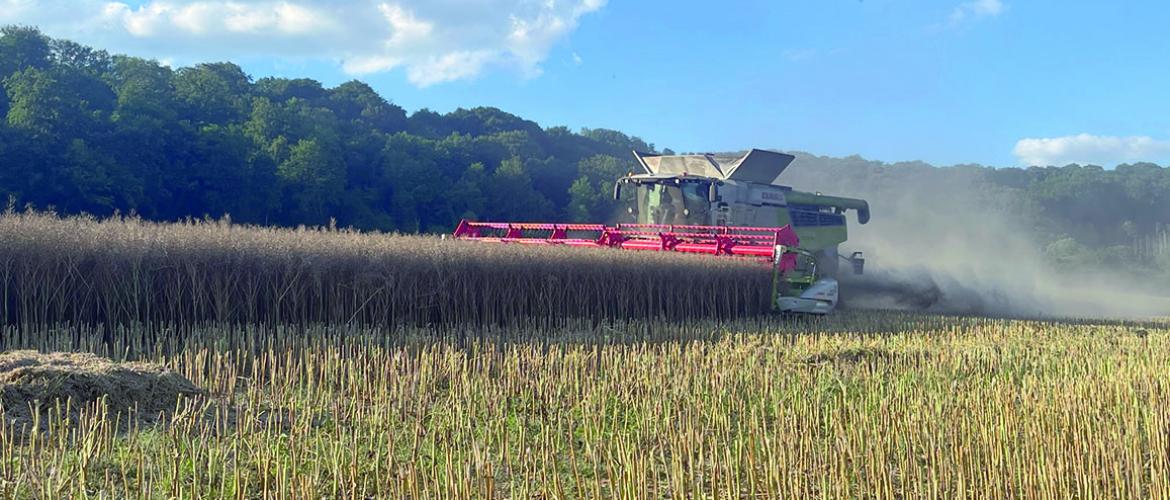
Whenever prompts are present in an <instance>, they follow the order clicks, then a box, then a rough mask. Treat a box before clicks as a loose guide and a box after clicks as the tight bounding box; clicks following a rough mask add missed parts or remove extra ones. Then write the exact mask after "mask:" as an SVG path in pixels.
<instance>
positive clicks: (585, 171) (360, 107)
mask: <svg viewBox="0 0 1170 500" xmlns="http://www.w3.org/2000/svg"><path fill="white" fill-rule="evenodd" d="M0 81H2V82H3V92H0V118H3V119H0V199H2V200H7V203H8V204H9V205H10V206H12V207H15V208H17V209H23V208H24V207H32V208H35V209H40V210H53V211H55V212H58V213H62V214H76V213H87V214H93V215H97V216H107V215H111V214H115V213H120V214H137V215H139V216H141V217H143V218H146V219H149V220H158V221H173V220H181V219H184V218H205V217H207V218H215V219H219V218H224V217H230V219H231V220H232V221H236V222H242V223H255V224H263V225H276V226H297V225H328V224H336V225H338V226H341V227H353V228H357V229H362V230H379V231H396V232H405V233H416V232H432V233H438V232H448V231H450V230H451V229H452V228H453V227H454V226H455V224H456V223H457V222H458V221H459V219H461V218H476V219H484V220H486V219H496V220H552V221H602V220H604V219H606V218H608V217H609V216H610V214H612V211H613V208H614V207H613V205H612V203H613V202H612V201H611V200H610V190H611V186H612V181H613V180H614V179H616V178H617V177H619V176H621V175H623V174H625V173H626V172H629V171H633V170H635V169H636V164H635V163H634V161H633V158H632V156H631V154H630V151H631V150H635V149H636V150H641V151H650V152H652V151H656V150H658V148H657V147H656V146H655V145H654V144H653V143H650V142H647V141H645V140H643V139H641V138H639V137H634V136H630V135H627V134H624V133H622V132H619V131H616V130H610V129H604V128H592V129H589V128H584V129H580V130H577V131H574V130H570V129H569V128H567V127H564V126H542V125H540V124H537V123H535V122H533V121H530V120H525V119H523V118H521V117H518V116H515V115H512V114H509V113H507V112H505V111H502V110H499V109H495V108H488V107H477V108H470V109H462V108H461V109H456V110H454V111H451V112H449V113H437V112H434V111H431V110H428V109H420V110H417V111H413V112H407V110H404V109H403V108H402V107H400V106H398V105H395V104H394V103H393V101H392V99H388V98H387V97H384V96H381V95H379V94H378V93H377V92H376V91H375V90H374V89H373V88H371V87H370V86H369V85H367V84H365V83H362V82H360V81H350V82H347V83H344V84H341V85H338V86H336V87H334V88H326V87H324V86H323V85H322V84H321V83H319V82H317V81H314V80H311V79H285V78H267V77H266V78H253V77H251V76H250V75H248V74H247V73H245V72H244V71H243V70H242V69H241V68H240V67H239V66H237V65H235V64H232V63H208V64H198V65H195V66H192V67H184V68H178V69H172V68H170V67H168V66H166V65H164V64H162V63H160V62H158V61H154V60H146V59H142V58H137V57H131V56H125V55H116V54H110V53H107V52H106V51H104V50H101V49H97V48H91V47H87V46H83V45H80V44H77V43H74V42H71V41H67V40H58V39H52V38H49V37H48V36H46V35H44V34H43V33H41V32H40V31H39V30H38V29H37V28H34V27H25V26H8V27H4V28H3V29H0ZM777 141H778V144H777V145H782V138H777ZM758 146H760V147H768V146H774V145H758ZM662 151H663V152H670V151H669V149H666V148H662ZM798 155H799V156H800V159H799V160H798V161H797V163H796V164H795V165H798V168H795V169H793V171H794V172H796V173H793V174H791V175H792V177H791V178H790V179H787V180H785V182H787V183H792V184H793V185H795V186H797V187H798V188H809V189H812V188H813V187H815V188H817V189H821V188H822V186H823V187H824V189H832V188H839V189H844V190H845V191H848V192H845V193H842V194H858V195H868V194H870V190H871V189H872V188H873V187H872V186H873V185H875V183H876V184H882V182H885V184H884V185H886V187H887V188H889V189H913V188H914V186H915V184H914V183H915V182H916V181H917V180H918V179H921V178H931V179H935V180H936V181H937V182H939V183H941V184H948V185H956V184H961V185H963V186H968V187H969V189H975V190H983V191H985V192H986V193H990V194H993V195H994V196H1006V197H1009V198H1010V199H1011V200H1012V206H1017V207H1019V208H1020V211H1021V212H1022V213H1026V214H1027V215H1028V217H1026V220H1027V224H1028V225H1029V228H1030V230H1032V231H1034V232H1035V233H1036V234H1037V235H1039V236H1040V238H1041V240H1042V241H1043V242H1044V244H1045V248H1046V249H1047V250H1048V251H1049V253H1051V254H1052V255H1053V256H1054V258H1056V259H1074V260H1077V261H1078V262H1087V261H1097V262H1099V261H1109V260H1110V259H1113V260H1118V259H1120V260H1123V261H1125V262H1127V263H1138V262H1141V263H1144V264H1157V265H1160V263H1163V262H1164V261H1165V260H1167V259H1166V256H1167V252H1166V243H1165V242H1166V236H1165V233H1166V227H1167V226H1170V169H1168V168H1164V167H1160V166H1158V165H1154V164H1150V163H1139V164H1130V165H1117V166H1097V165H1065V166H1034V167H1030V168H992V167H986V166H980V165H958V166H950V167H934V166H931V165H928V164H925V163H922V162H904V163H893V164H888V163H882V162H877V161H870V160H865V159H863V158H860V157H857V156H852V157H847V158H829V157H821V156H815V155H812V154H805V153H798ZM1105 167H1110V168H1105ZM818 179H819V180H820V181H821V182H819V183H817V182H816V181H817V180H818ZM882 179H886V180H885V181H882ZM890 179H896V181H894V182H892V181H890ZM801 180H810V182H813V184H814V186H804V185H801V184H799V183H798V181H801ZM862 181H865V182H867V183H868V184H865V185H861V184H858V183H859V182H862ZM850 182H852V184H850ZM850 186H852V188H850ZM879 197H880V196H879ZM875 213H880V210H877V209H875Z"/></svg>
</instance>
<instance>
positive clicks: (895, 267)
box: [778, 158, 1170, 319]
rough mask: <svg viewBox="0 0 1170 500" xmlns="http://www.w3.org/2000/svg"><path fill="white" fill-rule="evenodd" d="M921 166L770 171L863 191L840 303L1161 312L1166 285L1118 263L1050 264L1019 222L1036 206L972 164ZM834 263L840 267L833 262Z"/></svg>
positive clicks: (977, 310) (1136, 314)
mask: <svg viewBox="0 0 1170 500" xmlns="http://www.w3.org/2000/svg"><path fill="white" fill-rule="evenodd" d="M947 170H948V171H944V170H943V169H937V168H934V167H929V166H926V165H923V164H904V165H898V166H886V167H875V166H872V165H871V166H866V165H852V166H843V165H829V164H827V162H825V161H824V160H823V159H818V158H798V159H797V161H796V162H794V163H793V165H792V167H790V168H789V169H788V171H786V172H785V173H784V174H783V175H782V176H781V177H780V178H779V179H778V182H779V183H781V184H784V185H791V186H793V187H794V188H796V189H799V190H808V191H821V192H824V193H825V194H834V195H841V196H851V197H859V198H864V199H866V200H868V201H869V203H870V211H871V213H872V219H871V220H870V222H869V224H866V225H864V226H863V225H860V224H857V222H856V219H855V218H854V216H853V215H849V216H848V217H849V231H850V238H849V241H848V242H847V243H845V244H844V245H842V248H841V251H842V253H843V254H848V252H850V251H854V250H861V251H863V252H865V254H866V255H865V257H866V272H865V275H863V276H843V277H842V294H843V295H842V298H843V300H844V302H845V303H846V304H847V305H848V306H849V307H861V308H874V307H876V308H892V309H913V310H926V311H937V312H946V313H957V314H971V315H986V316H1005V317H1068V318H1133V319H1137V318H1149V317H1164V316H1170V284H1166V283H1151V282H1143V281H1142V280H1140V279H1138V278H1136V277H1132V276H1126V275H1124V274H1123V273H1122V272H1119V270H1112V269H1086V268H1080V267H1078V268H1061V267H1058V266H1056V265H1054V264H1053V263H1052V262H1051V261H1050V259H1048V258H1047V257H1046V256H1045V254H1044V251H1043V246H1042V244H1041V243H1040V242H1039V241H1038V240H1037V238H1036V237H1035V235H1034V234H1033V233H1032V231H1033V230H1031V229H1029V228H1031V227H1035V225H1034V220H1035V219H1034V217H1036V210H1035V209H1033V208H1031V207H1030V206H1029V205H1028V202H1027V200H1023V199H1021V197H1020V196H1018V195H1016V194H1015V193H1014V192H1012V191H1011V190H1007V189H1004V188H1000V187H998V186H993V185H990V184H989V183H987V182H985V181H984V180H983V176H984V173H983V172H982V171H981V170H980V169H976V168H967V167H950V168H948V169H947ZM843 269H844V267H843Z"/></svg>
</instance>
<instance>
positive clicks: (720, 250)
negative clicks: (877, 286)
mask: <svg viewBox="0 0 1170 500" xmlns="http://www.w3.org/2000/svg"><path fill="white" fill-rule="evenodd" d="M634 156H635V157H636V158H637V159H638V163H640V164H641V165H642V167H643V168H644V169H645V170H646V173H644V174H637V175H635V174H630V175H628V176H626V177H623V178H621V179H618V181H617V183H616V184H615V185H614V191H613V196H614V199H615V200H619V201H625V202H626V210H625V212H626V214H625V215H624V216H623V218H625V219H626V222H621V223H618V224H616V225H613V226H607V225H604V224H559V223H531V222H471V221H467V220H464V221H462V222H460V223H459V227H458V228H456V229H455V235H454V236H455V238H457V239H466V240H474V241H483V242H495V243H526V244H539V245H568V246H579V247H602V248H617V249H622V250H658V251H674V252H686V253H696V254H707V255H712V256H732V257H737V256H738V257H745V258H757V259H761V260H763V261H766V262H767V263H769V265H771V267H772V273H773V279H772V283H773V285H772V308H773V310H774V311H777V312H782V313H808V314H827V313H829V312H832V311H833V310H834V309H835V308H836V307H837V304H838V302H839V298H840V297H839V291H838V288H839V285H838V282H837V273H838V269H839V267H840V266H839V264H840V261H841V260H844V261H846V262H848V263H849V264H851V267H852V271H853V272H854V273H856V274H861V273H862V270H863V268H864V265H865V260H864V259H863V258H862V255H861V252H853V253H852V254H851V255H850V256H849V257H845V256H843V255H840V254H839V253H838V250H837V247H838V245H840V244H841V243H843V242H844V241H845V240H846V238H847V237H848V233H847V231H846V227H845V215H844V213H845V211H846V210H854V211H856V212H857V220H858V222H860V223H862V224H865V223H866V222H869V204H868V203H866V202H865V201H864V200H858V199H853V198H842V197H837V196H824V195H821V194H820V193H806V192H801V191H795V190H793V189H792V188H790V187H788V186H781V185H778V184H775V180H776V179H777V178H778V177H779V176H780V174H781V173H782V172H784V169H786V168H788V165H789V164H790V163H792V160H794V159H795V157H794V156H792V155H787V154H783V153H775V152H772V151H764V150H760V149H753V150H751V151H749V152H748V153H747V154H745V155H744V156H743V157H740V158H718V157H716V156H713V155H709V154H708V155H672V156H664V155H651V154H644V153H639V152H637V151H635V152H634Z"/></svg>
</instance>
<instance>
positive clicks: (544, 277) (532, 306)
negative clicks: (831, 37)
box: [0, 214, 1170, 498]
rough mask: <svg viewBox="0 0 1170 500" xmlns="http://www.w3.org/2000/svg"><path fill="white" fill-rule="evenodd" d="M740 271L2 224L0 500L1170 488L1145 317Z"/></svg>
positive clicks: (322, 234) (980, 494) (307, 237)
mask: <svg viewBox="0 0 1170 500" xmlns="http://www.w3.org/2000/svg"><path fill="white" fill-rule="evenodd" d="M18 237H19V238H23V239H19V238H18ZM548 250H552V251H548ZM567 251H568V250H566V252H567ZM631 254H632V255H631ZM594 264H595V265H599V266H600V267H593V268H590V267H580V266H585V265H594ZM753 266H755V264H754V263H751V264H748V263H740V262H719V261H717V259H703V260H695V259H691V258H685V257H682V256H663V255H654V254H635V253H632V252H631V253H625V252H608V253H603V252H588V251H580V252H575V254H574V255H572V256H570V255H568V254H567V253H565V252H562V251H558V250H557V249H530V248H515V247H488V248H481V247H479V246H474V245H464V244H462V243H457V242H449V241H448V242H444V241H440V240H437V239H434V238H418V237H403V236H391V235H361V234H356V233H349V232H345V231H316V230H304V231H280V230H261V229H257V228H240V227H236V226H231V225H227V224H224V223H204V222H200V223H194V222H193V223H189V224H179V225H170V226H167V225H154V224H147V223H143V222H139V221H134V220H112V221H93V220H85V219H57V218H54V217H51V216H48V215H43V214H41V215H37V214H8V215H6V216H3V217H0V273H2V274H0V279H2V280H3V282H2V283H3V287H4V288H3V290H4V294H5V295H4V298H3V300H4V307H5V309H4V312H3V314H4V315H3V319H4V324H5V325H7V326H4V327H3V332H2V333H3V335H2V338H3V341H4V346H3V347H4V349H5V350H6V351H8V352H7V354H5V355H0V356H10V358H3V357H0V372H2V373H0V376H2V378H0V382H2V383H3V393H2V396H3V405H4V414H5V415H4V417H5V422H6V425H4V426H0V497H6V498H7V497H18V498H86V497H92V498H123V497H128V498H139V497H141V498H582V497H585V498H747V497H751V498H806V497H828V498H858V497H879V498H890V497H897V498H911V497H913V498H918V497H926V498H1021V497H1027V498H1033V497H1041V498H1070V497H1077V498H1102V497H1104V498H1134V497H1139V498H1140V497H1148V498H1166V497H1170V370H1168V369H1167V366H1170V321H1164V320H1150V321H1142V322H1137V321H1130V322H1124V321H1108V322H1106V321H1087V320H1086V321H1024V320H1003V319H985V318H969V317H951V316H938V315H927V314H918V313H907V312H893V311H846V312H842V313H840V314H837V315H834V316H832V317H829V318H823V319H791V318H782V317H776V316H771V315H767V314H763V310H762V308H763V307H764V306H766V300H767V298H766V294H767V291H766V289H764V290H762V291H761V290H757V289H758V288H760V287H761V285H766V284H767V283H768V279H767V273H766V272H763V273H759V272H758V271H759V269H758V268H757V267H753ZM533 270H535V271H533ZM760 274H762V275H763V277H762V278H761V277H760V276H759V275H760ZM428 280H429V281H428ZM753 280H755V281H753ZM680 282H681V283H682V284H680ZM562 294H563V295H562ZM760 294H763V296H761V295H760ZM464 300H471V301H475V302H474V305H466V304H463V303H462V301H464ZM286 301H287V302H286ZM761 302H762V303H761ZM420 308H421V309H423V310H425V312H421V311H420V310H419V309H420ZM672 315H676V316H677V317H675V316H672ZM19 349H27V350H35V351H41V352H58V353H61V352H79V353H93V354H96V355H98V356H101V357H104V358H109V359H111V360H113V362H112V363H107V364H105V365H96V364H95V363H97V362H96V361H95V359H97V358H96V357H93V356H90V357H81V358H77V360H75V361H76V362H77V364H78V366H80V367H81V368H78V370H79V371H77V372H68V371H61V370H57V371H54V370H53V368H54V367H59V366H62V365H63V363H64V362H63V361H62V359H61V358H44V359H40V358H37V357H36V356H35V355H34V354H31V353H21V352H15V351H16V350H19ZM38 359H40V360H39V361H38ZM123 362H125V363H123ZM38 363H39V365H38ZM34 368H35V369H36V370H34ZM38 370H39V371H38ZM46 374H47V375H46ZM123 376H125V377H123ZM130 376H133V377H138V378H134V379H133V380H135V381H136V380H140V379H141V380H147V381H154V382H149V383H146V384H142V383H137V382H134V383H129V382H126V380H131V379H130V378H127V377H130ZM38 377H39V378H38ZM119 377H121V378H119ZM143 377H154V378H143ZM89 380H94V381H96V382H95V384H98V383H99V382H100V384H99V385H100V387H101V388H102V391H94V390H89V391H87V390H86V387H87V386H86V385H84V384H82V385H79V382H83V381H89ZM180 381H181V383H180ZM99 385H95V387H98V386H99ZM63 387H66V388H68V389H69V390H68V391H65V390H63V389H62V388H63ZM103 391H104V392H103ZM176 391H178V392H176ZM65 393H67V394H69V395H70V396H72V398H70V399H63V398H60V397H56V398H50V397H49V396H52V395H59V394H65ZM126 394H133V395H134V396H135V399H133V401H134V403H133V404H132V406H133V407H134V408H137V409H130V410H127V409H126V408H125V407H126V406H128V403H127V401H130V399H127V398H126V397H121V396H125V395H126ZM176 394H181V395H180V396H178V397H176ZM32 396H36V397H32ZM115 396H118V397H115Z"/></svg>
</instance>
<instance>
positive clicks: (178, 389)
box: [0, 351, 203, 428]
mask: <svg viewBox="0 0 1170 500" xmlns="http://www.w3.org/2000/svg"><path fill="white" fill-rule="evenodd" d="M201 394H203V391H202V390H201V389H199V388H198V387H196V386H195V384H193V383H191V381H190V380H187V378H185V377H183V376H182V375H180V374H178V373H175V372H173V371H170V370H168V369H167V368H166V367H163V366H161V365H157V364H150V363H139V362H131V363H117V362H114V361H111V360H109V359H106V358H102V357H99V356H96V355H93V354H90V353H64V352H57V353H47V354H46V353H40V352H36V351H12V352H6V353H3V354H0V401H2V402H3V405H4V420H5V424H15V426H16V428H20V427H21V426H22V425H24V424H31V423H32V422H33V418H32V415H33V410H32V408H33V407H34V406H37V407H39V408H41V414H42V420H43V419H44V418H45V417H46V416H47V415H48V414H49V413H50V412H49V411H46V410H51V409H53V408H56V407H57V405H58V403H60V406H61V407H62V408H64V407H65V403H66V401H70V403H69V406H70V408H71V409H72V410H71V412H70V413H71V414H70V415H69V417H70V418H76V417H77V416H78V414H79V413H80V409H81V408H82V407H83V406H86V405H87V404H90V403H93V402H95V401H99V400H101V399H102V398H103V397H104V398H105V404H106V406H107V408H108V410H109V412H110V414H111V415H113V414H114V413H125V414H128V415H133V416H134V418H135V419H137V420H138V421H140V422H154V421H156V420H157V419H158V418H159V417H160V416H161V415H165V414H166V413H168V412H171V411H174V409H175V404H176V401H177V400H178V399H179V398H181V397H191V396H198V395H201ZM123 421H124V422H125V421H126V420H125V419H123Z"/></svg>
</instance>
